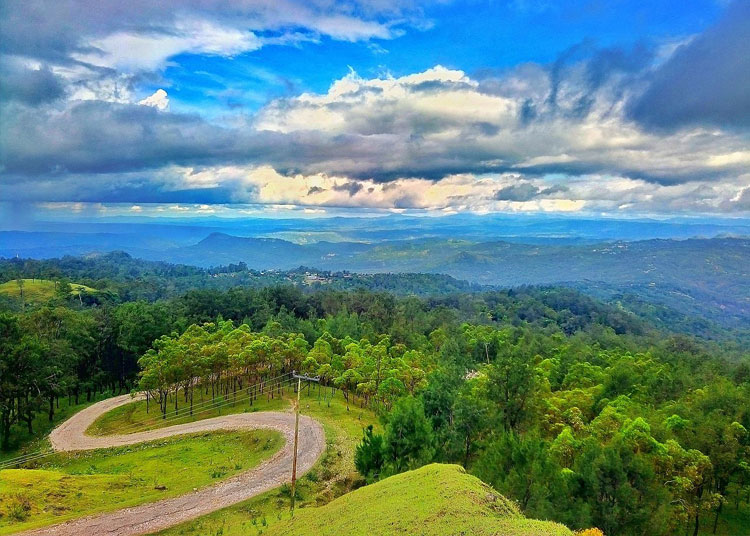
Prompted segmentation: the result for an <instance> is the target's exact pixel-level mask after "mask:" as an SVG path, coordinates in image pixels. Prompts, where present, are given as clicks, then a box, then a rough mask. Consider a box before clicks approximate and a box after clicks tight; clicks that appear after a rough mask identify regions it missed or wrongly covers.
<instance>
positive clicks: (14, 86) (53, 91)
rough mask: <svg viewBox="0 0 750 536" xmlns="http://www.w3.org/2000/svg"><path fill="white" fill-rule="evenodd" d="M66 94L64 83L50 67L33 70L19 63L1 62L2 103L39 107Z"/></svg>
mask: <svg viewBox="0 0 750 536" xmlns="http://www.w3.org/2000/svg"><path fill="white" fill-rule="evenodd" d="M64 93H65V90H64V87H63V83H62V81H61V80H60V78H59V77H58V76H56V75H55V74H54V73H53V72H52V70H51V69H50V68H49V66H47V65H40V66H38V67H36V68H31V67H28V66H25V65H23V64H22V63H21V62H17V61H8V60H6V61H0V101H18V102H21V103H23V104H28V105H39V104H42V103H45V102H50V101H55V100H57V99H59V98H61V97H62V96H63V95H64Z"/></svg>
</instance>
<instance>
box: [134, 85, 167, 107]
mask: <svg viewBox="0 0 750 536" xmlns="http://www.w3.org/2000/svg"><path fill="white" fill-rule="evenodd" d="M138 104H140V105H142V106H151V107H152V108H156V109H157V110H161V111H164V110H168V109H169V96H168V95H167V92H166V91H164V90H163V89H157V90H156V91H155V92H154V93H153V94H152V95H149V96H148V97H146V98H145V99H141V100H140V101H138Z"/></svg>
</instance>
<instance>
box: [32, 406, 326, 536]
mask: <svg viewBox="0 0 750 536" xmlns="http://www.w3.org/2000/svg"><path fill="white" fill-rule="evenodd" d="M132 401H133V397H131V396H130V395H123V396H118V397H114V398H109V399H107V400H103V401H102V402H99V403H97V404H94V405H92V406H89V407H88V408H86V409H84V410H82V411H80V412H78V413H76V414H75V415H73V416H72V417H71V418H70V419H68V420H67V421H65V422H64V423H63V424H61V425H60V426H58V427H57V428H55V429H54V430H53V431H52V433H51V434H50V437H49V439H50V442H51V443H52V448H54V449H55V450H57V451H75V450H92V449H101V448H108V447H118V446H123V445H133V444H135V443H141V442H143V441H153V440H155V439H162V438H165V437H171V436H175V435H181V434H191V433H194V432H205V431H212V430H255V429H259V428H264V429H271V430H277V431H279V432H281V434H282V435H283V436H284V438H285V439H286V443H285V444H284V446H283V447H282V448H281V450H279V451H278V452H277V453H276V454H274V455H273V456H272V457H271V458H270V459H268V460H266V461H265V462H263V463H261V464H260V465H258V466H256V467H255V468H253V469H251V470H249V471H246V472H244V473H240V474H238V475H235V476H233V477H232V478H229V479H227V480H224V481H222V482H219V483H217V484H214V485H211V486H208V487H205V488H202V489H200V490H197V491H194V492H192V493H187V494H185V495H181V496H179V497H175V498H172V499H164V500H161V501H157V502H152V503H147V504H142V505H140V506H134V507H132V508H125V509H123V510H117V511H114V512H108V513H105V514H98V515H94V516H89V517H84V518H81V519H76V520H73V521H68V522H66V523H61V524H58V525H52V526H49V527H44V528H41V529H35V530H31V531H26V532H22V533H19V534H20V535H21V536H32V535H33V536H42V535H43V536H53V535H54V536H80V535H86V536H98V535H108V536H136V535H139V534H150V533H152V532H156V531H158V530H162V529H166V528H168V527H172V526H174V525H177V524H179V523H182V522H183V521H187V520H190V519H194V518H196V517H199V516H202V515H205V514H208V513H210V512H214V511H216V510H219V509H221V508H224V507H227V506H230V505H232V504H235V503H238V502H241V501H244V500H246V499H249V498H251V497H254V496H256V495H258V494H260V493H263V492H265V491H268V490H270V489H273V488H276V487H278V486H280V485H281V484H283V483H284V482H288V481H290V480H291V467H292V455H293V452H292V451H293V449H294V414H293V413H291V412H289V413H284V412H270V411H269V412H258V413H238V414H234V415H226V416H223V417H215V418H213V419H206V420H202V421H196V422H191V423H186V424H178V425H175V426H169V427H166V428H160V429H157V430H149V431H146V432H138V433H133V434H127V435H109V436H97V437H95V436H89V435H86V433H85V432H86V430H87V429H88V428H89V426H91V424H92V423H93V422H94V421H95V420H96V419H97V418H98V417H99V416H100V415H102V414H104V413H106V412H108V411H110V410H111V409H114V408H116V407H118V406H122V405H124V404H128V403H130V402H132ZM299 424H300V426H299V451H298V452H299V456H298V458H297V474H298V475H301V474H304V473H305V472H306V471H308V470H309V469H310V468H311V467H312V466H313V465H314V464H315V462H316V461H317V459H318V458H319V457H320V455H321V454H322V453H323V450H324V449H325V434H324V432H323V427H322V425H321V424H320V423H319V422H317V421H316V420H314V419H311V418H310V417H306V416H304V415H303V416H300V423H299Z"/></svg>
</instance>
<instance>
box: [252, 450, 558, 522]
mask: <svg viewBox="0 0 750 536" xmlns="http://www.w3.org/2000/svg"><path fill="white" fill-rule="evenodd" d="M266 534H267V536H281V535H284V536H296V535H299V536H303V535H304V536H306V535H308V534H315V535H316V536H328V535H331V536H333V535H339V534H348V535H350V536H356V535H367V536H370V535H372V534H380V535H390V534H410V535H418V534H424V535H427V534H429V535H432V536H438V535H441V534H446V535H447V534H473V535H476V536H482V535H487V536H489V535H498V534H502V535H504V536H567V535H571V534H572V532H571V531H570V530H568V529H567V528H565V527H564V526H563V525H559V524H557V523H552V522H548V521H536V520H532V519H526V518H525V517H524V516H523V515H522V514H521V513H520V511H519V510H518V507H517V506H516V505H515V504H514V503H513V502H511V501H509V500H508V499H506V498H505V497H502V496H501V495H498V494H497V492H495V491H494V490H493V489H492V488H491V487H489V486H487V485H486V484H484V483H483V482H482V481H481V480H479V479H478V478H476V477H474V476H471V475H468V474H466V472H465V471H464V470H463V468H461V467H460V466H458V465H443V464H432V465H427V466H425V467H422V468H420V469H417V470H415V471H409V472H407V473H402V474H399V475H396V476H392V477H390V478H387V479H385V480H382V481H380V482H377V483H375V484H371V485H369V486H365V487H363V488H360V489H358V490H356V491H353V492H351V493H348V494H346V495H344V496H342V497H340V498H338V499H336V500H334V501H332V502H330V503H329V504H327V505H325V506H320V507H317V508H305V509H300V510H298V511H297V512H296V513H295V517H294V519H292V520H289V521H285V522H282V523H279V524H275V525H273V526H272V527H271V528H270V530H269V531H268V532H267V533H266Z"/></svg>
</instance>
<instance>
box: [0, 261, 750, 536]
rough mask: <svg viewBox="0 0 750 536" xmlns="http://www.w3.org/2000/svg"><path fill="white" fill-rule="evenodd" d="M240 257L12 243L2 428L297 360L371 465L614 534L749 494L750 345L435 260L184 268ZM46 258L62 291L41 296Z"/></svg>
mask: <svg viewBox="0 0 750 536" xmlns="http://www.w3.org/2000/svg"><path fill="white" fill-rule="evenodd" d="M242 268H243V267H241V266H238V267H225V268H224V269H221V268H220V269H214V270H211V271H206V270H202V269H197V268H190V267H181V266H172V265H168V264H163V263H151V264H149V265H148V266H147V268H144V265H142V264H139V263H138V262H136V261H134V260H132V259H130V258H129V257H127V256H117V255H112V256H108V257H107V258H105V259H103V260H102V259H99V260H98V261H97V262H94V261H91V260H86V259H73V258H69V259H67V260H65V261H64V262H63V263H60V262H57V263H55V262H52V261H40V262H31V263H30V262H23V261H4V263H3V264H2V276H3V279H2V281H6V282H7V283H6V285H10V287H11V288H15V291H14V292H13V293H8V294H6V295H5V298H4V301H3V302H2V309H3V311H2V312H0V425H1V426H0V441H1V443H2V447H3V448H5V449H7V448H11V447H12V446H13V444H14V441H15V439H14V438H15V437H16V436H17V435H18V434H19V433H21V432H22V431H23V432H24V433H25V432H26V431H29V429H30V428H31V427H32V426H34V423H35V422H38V421H36V419H38V418H39V417H40V416H44V418H45V419H48V420H50V421H51V420H53V419H54V416H55V411H56V409H57V407H58V405H59V401H60V399H61V398H62V399H66V398H69V399H71V400H79V399H80V400H86V399H91V398H92V397H94V396H96V394H97V393H101V392H102V391H105V390H106V391H111V392H114V393H118V392H128V391H131V390H145V391H147V392H148V393H149V395H150V399H152V400H153V401H154V406H153V408H154V409H153V411H155V412H159V411H160V412H161V413H162V415H164V416H166V415H167V413H168V412H169V411H171V410H172V408H178V407H179V408H185V407H187V406H189V405H190V404H192V403H193V399H194V397H211V396H218V395H219V394H224V395H231V394H232V393H236V392H238V391H242V390H243V389H246V388H248V386H250V385H253V386H255V385H257V383H258V381H270V380H272V379H273V378H274V377H276V376H278V375H280V374H283V373H285V372H289V371H291V370H297V371H303V372H305V373H307V374H309V375H312V376H317V377H319V379H320V384H319V386H317V387H316V388H317V389H320V390H321V391H322V393H323V395H324V396H325V393H326V392H333V391H336V392H340V393H342V394H343V395H344V397H345V398H346V400H347V403H348V404H349V405H350V406H352V408H356V407H358V406H368V407H370V408H372V409H373V410H375V411H376V412H378V414H379V415H380V416H381V418H382V421H383V428H382V432H377V431H374V430H373V429H372V428H370V429H366V430H364V431H363V439H362V443H361V444H360V446H359V448H358V449H357V453H356V463H357V468H358V470H359V472H360V473H361V474H362V475H363V476H364V477H365V478H366V479H367V480H368V481H375V480H378V479H380V478H383V477H385V476H388V475H392V474H395V473H398V472H402V471H405V470H408V469H413V468H416V467H419V466H421V465H424V464H426V463H430V462H433V461H441V462H454V463H460V464H462V465H464V466H465V467H466V468H467V470H468V471H470V472H471V473H473V474H475V475H477V476H478V477H480V478H481V479H482V480H484V481H485V482H487V483H489V484H491V485H492V486H493V487H494V488H495V489H497V490H498V491H499V492H500V493H503V494H504V495H506V496H508V497H511V498H512V499H514V500H516V501H517V502H518V503H519V505H520V506H521V508H522V509H523V511H524V512H525V513H527V514H528V515H529V516H531V517H535V518H543V519H553V520H557V521H560V522H563V523H565V524H567V525H568V526H570V527H571V528H584V527H592V526H596V527H599V528H601V529H602V530H603V531H604V533H605V534H607V535H609V536H613V535H631V534H632V535H635V534H654V535H658V534H665V535H666V534H685V533H688V534H697V533H698V527H699V526H701V525H705V523H706V522H707V521H708V523H709V525H711V524H715V523H716V521H717V520H719V519H720V518H721V516H723V515H727V512H730V511H737V510H738V509H747V508H748V507H749V504H750V434H749V433H748V430H750V355H748V352H747V349H746V347H743V346H742V345H737V344H719V343H715V342H710V341H706V340H700V339H696V338H693V337H689V336H685V335H681V334H674V333H670V332H667V331H665V330H663V329H656V328H655V327H654V324H653V322H651V321H650V319H649V318H648V317H644V316H639V315H637V314H634V313H633V312H631V311H629V310H626V309H624V308H622V307H618V306H615V305H610V304H605V303H602V302H599V301H596V300H594V299H592V298H590V297H588V296H586V295H583V294H581V293H579V292H577V291H575V290H572V289H567V288H554V287H548V288H547V287H522V288H516V289H506V290H485V289H473V290H474V292H469V291H470V290H472V289H462V288H453V286H454V285H457V286H458V287H460V286H461V284H460V282H458V283H456V282H455V280H450V279H447V280H446V279H441V278H435V279H434V281H433V282H432V285H433V286H434V288H435V289H442V292H438V291H437V290H436V292H434V293H433V294H432V295H423V296H416V295H408V294H409V292H408V290H407V291H406V292H400V293H398V294H397V293H394V292H380V291H378V290H379V289H380V287H379V285H384V284H386V283H384V282H383V281H384V280H388V279H389V277H387V276H384V277H383V278H376V277H373V276H366V277H365V276H357V275H356V274H347V277H346V278H345V277H344V276H343V275H342V276H341V281H344V280H346V281H351V280H352V279H353V280H354V281H356V283H349V284H350V285H351V286H350V287H349V288H348V289H347V290H336V289H335V288H330V287H326V288H320V285H314V284H312V285H301V286H300V285H297V286H294V285H293V284H289V283H290V282H289V281H288V280H279V281H274V282H275V283H279V284H274V285H271V286H268V285H261V284H258V285H257V288H254V286H253V285H251V284H248V285H237V284H231V285H228V287H230V288H226V289H222V288H221V287H219V288H212V287H211V286H210V285H201V286H204V287H207V288H198V289H192V290H190V286H191V284H193V283H195V282H196V281H204V282H205V281H224V279H225V278H228V277H231V274H235V273H238V271H239V270H241V271H242V273H243V274H245V275H242V276H238V277H247V278H249V277H250V276H251V275H253V274H252V273H251V272H249V271H244V270H242ZM247 274H251V275H247ZM300 276H301V277H304V272H300ZM253 277H257V278H261V279H262V277H265V275H262V274H255V275H253ZM273 277H279V278H286V277H288V274H284V275H279V274H275V275H273ZM413 277H414V281H422V280H423V279H425V278H430V277H433V276H419V275H416V276H413ZM21 278H25V280H27V281H29V283H25V284H24V283H18V282H17V280H18V279H21ZM39 278H41V279H43V280H45V281H52V282H53V285H52V287H51V288H52V291H51V293H49V294H48V295H45V296H44V297H43V298H39V297H37V298H35V299H31V298H29V296H31V291H32V290H33V289H34V284H35V283H36V282H37V281H38V279H39ZM176 281H177V282H179V284H175V282H176ZM264 281H265V280H264ZM398 281H401V284H403V285H405V286H408V285H409V284H410V283H409V281H410V280H409V278H408V277H405V276H404V277H403V278H402V279H400V280H398ZM266 282H267V281H266ZM368 282H369V286H368ZM76 284H82V285H85V287H79V288H77V289H76V287H75V286H74V285H76ZM222 284H223V283H222ZM342 284H343V283H342ZM421 284H422V283H419V285H421ZM13 285H16V287H13ZM391 285H393V283H392V282H391ZM446 285H448V289H446V288H445V286H446ZM427 288H429V286H428V287H427ZM402 290H404V289H402ZM196 379H199V381H197V382H196V381H195V380H196ZM253 394H254V395H256V396H272V395H273V392H272V391H267V392H260V393H253Z"/></svg>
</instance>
